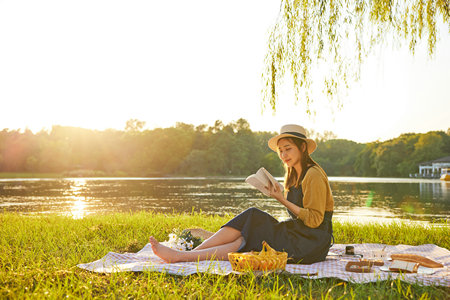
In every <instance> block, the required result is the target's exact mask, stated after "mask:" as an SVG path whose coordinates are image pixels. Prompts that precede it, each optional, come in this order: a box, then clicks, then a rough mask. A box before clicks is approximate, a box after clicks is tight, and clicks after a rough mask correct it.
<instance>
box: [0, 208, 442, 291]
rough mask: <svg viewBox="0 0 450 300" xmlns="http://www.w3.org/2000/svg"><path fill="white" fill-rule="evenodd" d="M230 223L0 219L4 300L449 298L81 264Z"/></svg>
mask: <svg viewBox="0 0 450 300" xmlns="http://www.w3.org/2000/svg"><path fill="white" fill-rule="evenodd" d="M230 218H231V216H225V217H221V216H209V215H204V214H201V213H192V214H182V215H177V214H158V213H151V212H141V213H134V214H127V213H119V214H109V215H96V216H90V217H87V218H84V219H81V220H73V219H71V218H69V217H63V216H57V215H48V216H24V215H20V214H15V213H3V214H0V283H1V284H0V298H11V299H22V298H25V299H26V298H33V299H36V298H37V299H39V298H169V299H172V298H226V299H228V298H246V299H247V298H249V299H256V298H275V299H276V298H300V299H302V298H308V299H310V298H314V299H317V298H321V299H334V298H336V299H338V298H345V299H347V298H348V299H350V298H357V299H360V298H369V297H370V298H371V299H405V298H406V299H448V298H449V297H450V290H449V288H446V287H434V286H421V285H416V284H410V283H405V282H403V281H400V280H393V281H379V282H375V283H367V284H356V283H349V282H344V281H341V280H338V279H333V278H327V279H317V280H309V279H304V278H301V277H299V276H295V275H283V274H281V275H273V274H272V275H269V276H263V277H255V276H253V275H244V276H238V275H233V274H232V275H228V276H219V275H212V274H194V275H191V276H185V277H183V276H173V275H167V274H163V273H155V272H142V273H117V274H96V273H91V272H87V271H84V270H81V269H78V268H77V267H76V265H77V264H78V263H83V262H90V261H94V260H97V259H99V258H101V257H103V256H104V255H105V254H107V253H108V252H109V251H114V252H136V251H138V250H139V249H141V248H142V247H143V246H144V245H145V244H146V243H147V240H148V237H149V236H150V235H154V236H155V237H156V238H157V239H159V240H166V239H167V236H168V234H169V233H171V232H172V230H173V229H177V228H178V229H184V228H189V227H202V228H204V229H207V230H211V231H215V230H217V229H218V228H219V227H220V226H221V225H222V224H223V223H225V222H226V221H228V220H229V219H230ZM334 230H335V238H336V243H360V242H366V243H371V242H373V243H386V244H400V243H403V244H411V245H420V244H427V243H432V244H436V245H438V246H440V247H444V248H447V249H449V248H450V240H449V239H448V236H450V234H449V233H450V229H449V227H448V226H440V227H424V226H422V225H406V224H391V225H386V224H384V225H383V224H380V225H379V224H374V225H355V224H349V223H335V224H334Z"/></svg>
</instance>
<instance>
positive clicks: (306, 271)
mask: <svg viewBox="0 0 450 300" xmlns="http://www.w3.org/2000/svg"><path fill="white" fill-rule="evenodd" d="M163 243H164V242H163ZM349 245H352V246H354V249H355V253H356V254H362V255H363V256H364V257H370V255H371V253H373V252H372V251H376V250H382V249H384V251H385V253H386V254H387V257H389V256H390V255H391V254H394V253H409V254H417V255H421V256H425V257H427V258H430V259H432V260H434V261H436V262H439V263H441V264H443V265H444V267H443V268H436V269H431V270H432V272H433V274H425V273H423V272H422V273H421V272H419V273H413V274H403V273H402V274H400V273H394V272H386V271H382V270H381V269H380V267H376V266H375V267H373V271H372V272H371V273H354V272H347V271H346V270H345V265H346V264H347V263H348V262H349V261H358V260H359V258H358V257H352V256H347V255H344V254H345V246H349ZM328 254H329V256H327V259H326V260H325V261H323V262H318V263H314V264H311V265H298V264H287V265H286V270H285V272H286V273H291V274H297V275H299V276H303V277H307V278H325V277H335V278H339V279H342V280H345V281H351V282H358V283H365V282H373V281H378V280H387V279H396V278H398V277H399V276H401V277H400V278H401V279H402V280H404V281H407V282H410V283H418V284H422V285H440V286H447V287H449V286H450V251H449V250H447V249H445V248H441V247H438V246H436V245H433V244H426V245H420V246H409V245H396V246H393V245H383V244H335V245H333V247H331V249H330V251H329V253H328ZM390 263H391V262H390V261H388V260H387V261H385V265H386V266H388V265H389V264H390ZM78 267H80V268H82V269H85V270H88V271H92V272H100V273H113V272H142V271H150V272H153V271H154V272H165V273H168V274H174V275H182V276H187V275H191V274H194V273H203V272H208V273H212V274H219V275H228V274H230V273H237V272H234V271H233V270H232V268H231V264H230V263H229V262H228V261H215V260H213V261H199V262H183V263H165V262H164V261H163V260H161V259H160V258H159V257H157V256H156V255H155V254H154V253H153V251H152V248H151V245H150V244H147V245H145V247H144V248H142V249H141V250H140V251H139V252H137V253H114V252H109V253H108V254H106V256H105V257H103V258H101V259H99V260H96V261H94V262H91V263H86V264H79V265H78ZM384 269H386V268H384Z"/></svg>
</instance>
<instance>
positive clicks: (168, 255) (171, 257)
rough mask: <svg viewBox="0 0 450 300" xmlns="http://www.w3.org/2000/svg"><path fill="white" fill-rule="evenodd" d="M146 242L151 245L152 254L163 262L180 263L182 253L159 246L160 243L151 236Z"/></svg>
mask: <svg viewBox="0 0 450 300" xmlns="http://www.w3.org/2000/svg"><path fill="white" fill-rule="evenodd" d="M148 240H149V242H150V244H151V245H152V250H153V253H155V254H156V255H157V256H158V257H159V258H161V259H162V260H164V261H165V262H168V263H174V262H179V261H182V256H183V252H181V251H178V250H174V249H171V248H169V247H166V246H164V245H161V243H160V242H158V241H157V240H156V239H155V238H154V237H152V236H151V237H150V238H149V239H148Z"/></svg>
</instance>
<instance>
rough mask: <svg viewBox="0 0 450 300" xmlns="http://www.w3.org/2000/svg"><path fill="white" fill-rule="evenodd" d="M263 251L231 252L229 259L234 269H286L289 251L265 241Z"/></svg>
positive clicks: (239, 270)
mask: <svg viewBox="0 0 450 300" xmlns="http://www.w3.org/2000/svg"><path fill="white" fill-rule="evenodd" d="M262 245H263V246H262V250H261V252H256V251H252V252H244V253H239V252H231V253H228V260H229V262H230V263H231V267H232V268H233V271H238V272H242V271H244V272H245V271H273V270H284V269H285V268H286V263H287V253H286V252H279V251H276V250H274V249H272V248H271V247H270V246H269V244H267V243H266V242H265V241H263V242H262Z"/></svg>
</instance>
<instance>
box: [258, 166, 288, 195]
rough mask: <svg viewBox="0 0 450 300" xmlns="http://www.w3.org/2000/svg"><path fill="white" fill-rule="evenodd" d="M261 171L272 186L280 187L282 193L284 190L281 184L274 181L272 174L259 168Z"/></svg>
mask: <svg viewBox="0 0 450 300" xmlns="http://www.w3.org/2000/svg"><path fill="white" fill-rule="evenodd" d="M261 169H262V171H263V172H264V175H265V176H266V177H267V179H268V180H270V182H271V183H272V185H273V186H276V185H277V184H278V186H279V187H280V191H282V192H283V190H284V187H283V185H282V184H281V183H279V182H278V180H276V179H275V177H273V176H272V174H270V173H269V172H268V171H267V170H266V169H265V168H261ZM261 169H260V170H261Z"/></svg>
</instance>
